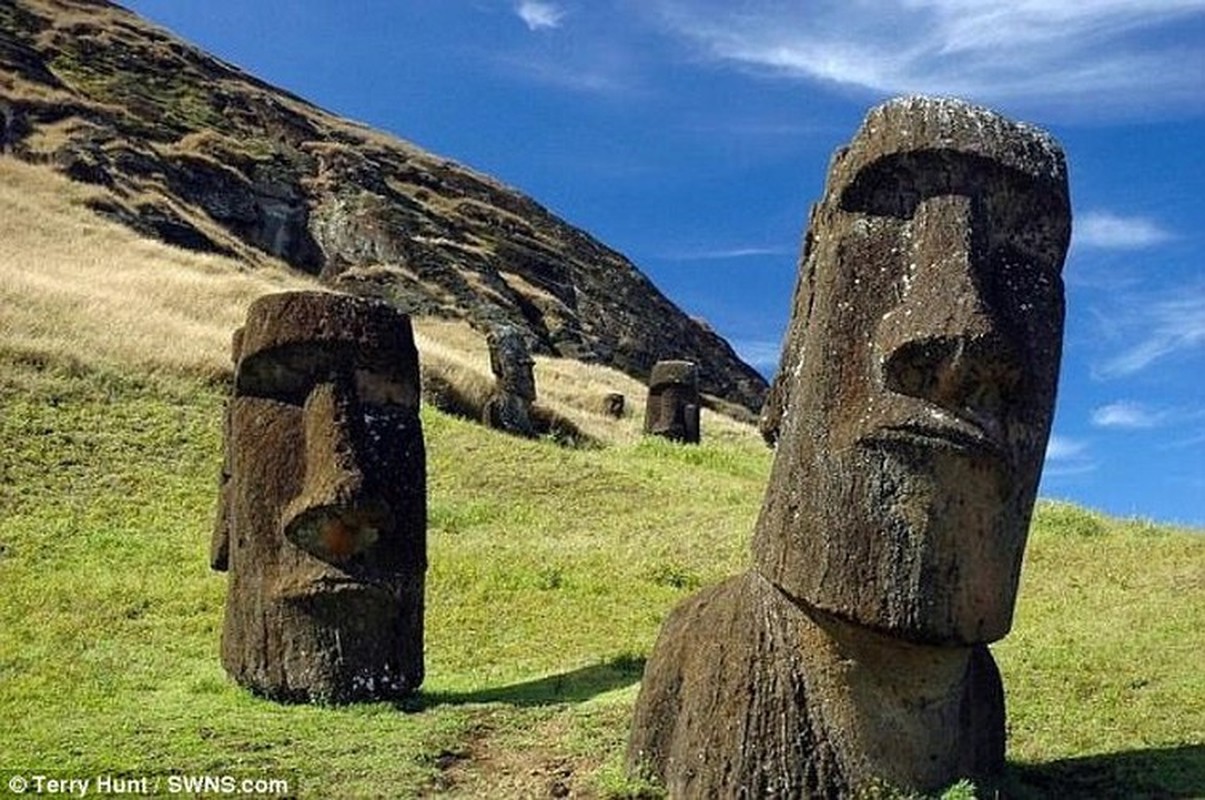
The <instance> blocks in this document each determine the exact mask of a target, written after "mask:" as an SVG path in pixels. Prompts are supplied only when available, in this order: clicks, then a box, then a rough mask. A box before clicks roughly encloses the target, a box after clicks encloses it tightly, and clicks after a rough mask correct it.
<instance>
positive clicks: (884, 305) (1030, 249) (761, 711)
mask: <svg viewBox="0 0 1205 800" xmlns="http://www.w3.org/2000/svg"><path fill="white" fill-rule="evenodd" d="M1069 237H1070V204H1069V199H1068V190H1067V173H1066V166H1065V163H1064V158H1063V154H1062V152H1061V150H1060V149H1059V147H1058V146H1057V145H1056V144H1055V143H1054V141H1053V140H1052V139H1051V138H1050V137H1049V136H1047V135H1046V134H1044V133H1042V132H1040V131H1038V130H1036V129H1034V128H1031V127H1029V126H1026V125H1021V124H1017V123H1014V122H1011V121H1009V120H1006V119H1004V118H1002V117H1000V116H998V115H997V114H994V113H992V112H990V111H987V110H985V109H981V108H977V107H973V106H970V105H966V104H963V103H960V102H957V101H951V100H935V99H927V98H908V99H902V100H896V101H892V102H889V103H886V104H884V105H882V106H879V107H877V108H875V109H873V110H872V111H871V112H870V113H869V114H868V115H867V117H866V120H865V121H864V123H863V124H862V127H861V128H860V130H859V131H858V133H857V134H856V136H855V137H854V139H853V141H852V142H851V144H850V145H849V146H848V147H847V148H845V149H843V150H841V151H839V152H838V154H837V155H836V157H835V158H834V160H833V162H832V166H831V168H830V170H829V174H828V180H827V184H826V188H825V193H824V196H823V198H822V200H821V201H820V202H819V204H818V205H817V206H816V207H815V208H814V209H813V211H812V214H811V221H810V225H809V232H808V236H807V237H806V241H805V247H804V253H803V257H802V260H801V266H800V275H799V280H798V284H797V290H796V294H795V298H794V306H793V309H792V317H791V325H790V329H789V332H788V336H787V340H786V345H785V348H786V349H785V352H784V354H783V359H782V367H781V370H780V372H779V374H778V376H777V378H776V381H775V386H774V393H773V395H772V403H773V405H772V406H771V407H770V408H769V409H768V413H767V415H766V418H767V419H769V420H771V421H772V425H771V426H769V427H770V431H771V433H772V434H773V435H774V436H776V438H777V441H778V444H777V450H776V453H775V458H774V464H773V468H772V472H771V477H770V483H769V486H768V488H767V491H766V495H765V500H764V503H763V506H762V512H761V516H760V518H759V520H758V522H757V527H756V531H755V535H754V541H753V561H754V566H753V569H752V570H751V571H750V572H748V573H746V574H743V575H740V576H737V577H735V578H732V579H730V580H728V581H726V582H725V583H722V584H720V585H719V586H716V587H713V588H711V589H707V590H705V591H703V592H701V593H699V594H697V595H695V596H694V597H691V598H689V599H687V600H686V601H685V602H684V603H682V604H681V605H679V606H678V607H677V608H676V609H674V611H673V612H672V613H671V614H670V617H669V618H668V620H667V621H666V623H665V625H664V627H663V628H662V631H661V634H660V637H659V639H658V641H657V644H656V646H655V648H654V650H653V653H652V655H651V657H650V659H649V661H648V664H647V666H646V670H645V674H644V681H643V684H642V687H641V692H640V696H639V699H638V701H637V706H636V711H635V717H634V721H633V727H632V734H631V739H630V742H629V751H628V759H629V763H630V765H631V768H632V769H634V770H640V771H648V772H651V773H652V774H653V775H654V776H655V777H657V778H659V779H660V780H662V781H663V782H664V783H665V785H666V786H667V788H668V789H669V793H670V795H671V796H672V797H679V798H703V797H776V798H805V797H808V798H810V797H823V798H845V797H853V796H856V795H857V794H858V793H859V792H862V791H866V790H868V788H869V786H870V785H871V782H872V781H883V782H886V783H888V784H891V785H893V786H895V787H898V788H900V789H903V790H907V791H922V792H931V791H934V790H939V789H941V788H942V787H944V786H947V785H949V784H951V783H953V782H954V781H956V780H958V779H959V778H963V777H971V778H975V779H988V780H990V778H991V776H992V775H994V774H996V773H998V772H999V771H1000V770H1001V768H1002V767H1003V764H1004V713H1005V712H1004V696H1003V691H1002V688H1001V681H1000V676H999V673H998V671H997V669H996V665H995V663H994V661H993V659H992V656H991V653H990V652H989V651H988V649H987V644H988V643H989V642H992V641H995V640H997V639H1000V638H1001V637H1003V636H1004V635H1005V634H1006V633H1008V630H1009V628H1010V626H1011V623H1012V614H1013V607H1014V601H1015V596H1016V591H1017V584H1018V579H1019V574H1020V568H1021V557H1022V551H1023V549H1024V546H1025V540H1026V535H1027V531H1028V527H1029V521H1030V515H1031V512H1032V509H1033V503H1034V498H1035V495H1036V491H1037V485H1038V478H1039V475H1040V472H1041V466H1042V459H1043V454H1044V451H1045V445H1046V441H1047V438H1048V435H1049V431H1050V424H1051V418H1052V414H1053V407H1054V396H1055V389H1056V383H1057V378H1058V368H1059V360H1060V353H1061V347H1062V324H1063V287H1062V279H1061V269H1062V265H1063V259H1064V256H1065V253H1066V248H1067V243H1068V240H1069Z"/></svg>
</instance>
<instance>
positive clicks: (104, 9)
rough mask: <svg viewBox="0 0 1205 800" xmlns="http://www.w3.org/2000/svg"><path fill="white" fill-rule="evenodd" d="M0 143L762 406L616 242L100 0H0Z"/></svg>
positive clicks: (192, 213)
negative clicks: (665, 366) (665, 364)
mask: <svg viewBox="0 0 1205 800" xmlns="http://www.w3.org/2000/svg"><path fill="white" fill-rule="evenodd" d="M0 150H4V151H7V152H10V153H12V154H14V155H15V156H17V157H19V158H22V159H25V160H28V161H33V162H38V163H46V164H48V165H53V166H54V167H55V168H57V169H58V170H60V171H62V172H64V173H66V174H67V175H69V176H71V177H72V178H74V179H76V180H79V181H84V182H87V183H90V184H93V185H94V186H96V187H97V189H98V192H97V195H96V197H95V199H94V200H93V201H92V205H93V207H94V208H95V210H96V211H98V212H99V213H101V214H104V215H106V216H109V217H113V218H116V219H118V220H121V221H122V222H124V223H126V224H128V225H130V226H133V227H134V228H136V229H138V230H139V231H142V232H143V233H146V234H148V235H152V236H156V237H158V238H161V239H164V240H166V241H169V242H171V243H173V244H177V245H180V246H183V247H187V248H191V249H194V250H203V251H211V252H217V253H223V254H227V255H232V256H236V257H238V258H240V259H242V260H244V261H246V262H247V263H249V264H257V263H264V262H266V261H269V260H274V259H278V260H281V261H284V262H286V263H287V264H289V265H291V266H293V267H295V268H297V269H300V270H305V271H307V272H310V273H313V274H317V275H321V276H322V277H323V278H324V279H326V280H328V281H330V282H332V283H333V284H334V285H336V286H338V287H339V288H341V289H345V290H347V291H352V292H356V293H365V294H369V295H373V296H376V297H380V298H382V299H385V300H386V301H388V302H390V303H392V304H394V305H397V306H398V307H399V308H401V309H402V310H403V311H405V312H407V313H410V314H413V315H426V314H435V315H442V316H447V317H455V318H462V319H466V320H468V321H469V322H471V323H472V324H473V325H474V326H475V327H477V328H478V329H479V330H481V331H482V332H488V331H489V330H490V329H491V328H493V327H495V326H498V325H511V326H514V327H517V328H520V329H522V330H523V331H524V332H525V334H526V336H527V339H528V341H529V342H530V345H531V347H532V349H533V352H535V353H537V354H545V355H557V356H564V357H568V358H575V359H579V360H583V361H595V362H599V363H603V364H607V365H610V366H613V367H616V368H617V369H620V370H622V371H623V372H626V373H628V374H630V375H632V376H634V377H636V378H638V379H641V380H645V379H647V377H648V374H649V371H650V370H651V369H652V366H653V364H654V363H656V362H657V361H658V360H661V359H664V358H668V357H670V356H671V355H684V356H686V357H689V358H690V359H692V360H694V361H695V362H696V363H698V364H699V367H700V388H701V389H702V391H703V392H705V393H707V394H709V395H711V396H714V397H717V398H721V399H723V400H726V401H728V402H730V403H735V404H737V405H739V406H743V407H744V408H746V409H748V410H750V411H752V412H754V413H756V411H757V410H758V409H759V408H760V407H761V404H762V401H763V398H764V394H765V389H766V384H765V381H764V380H763V379H762V378H761V376H760V375H758V373H757V372H756V371H755V370H754V369H753V368H752V367H749V366H748V365H747V364H745V363H744V362H742V361H741V360H740V359H739V358H738V357H737V356H736V354H735V352H734V351H733V350H732V348H731V347H730V346H729V345H728V344H727V342H725V341H724V340H723V339H721V338H720V337H719V336H717V335H716V334H715V333H713V332H712V331H710V330H709V329H708V328H707V327H706V326H705V325H702V324H700V323H698V322H696V321H695V320H692V319H690V318H689V317H688V316H687V315H686V314H684V313H683V312H682V311H681V310H680V309H679V308H677V307H676V306H675V305H674V304H673V303H672V302H670V300H669V299H667V298H666V297H665V296H664V295H663V294H662V293H661V292H660V291H658V289H657V288H656V287H655V286H654V285H653V284H652V283H651V282H650V281H649V280H648V279H647V278H646V277H645V276H644V275H642V274H641V273H640V272H639V270H637V268H636V267H635V266H634V265H633V264H632V263H631V262H629V261H628V260H627V259H625V258H624V257H623V256H622V255H620V254H619V253H617V252H615V251H614V250H611V249H609V248H607V247H606V246H605V245H603V244H601V243H600V242H598V241H597V240H595V239H594V238H592V237H591V236H589V235H588V234H586V233H585V232H583V231H581V230H579V229H577V228H575V227H573V226H571V225H569V224H568V223H566V222H564V221H563V220H560V219H558V218H557V217H555V216H553V215H552V214H551V213H549V212H548V211H547V210H546V209H544V208H543V207H541V206H540V205H539V204H537V203H536V202H534V201H533V200H531V199H530V198H528V197H526V196H524V195H522V194H521V193H519V192H517V191H515V190H514V189H511V188H509V187H506V186H503V185H501V184H500V183H498V182H496V181H494V180H492V179H490V178H488V177H486V176H484V175H481V174H478V173H475V172H473V171H471V170H469V169H466V168H464V167H462V166H460V165H458V164H455V163H453V162H451V161H447V160H445V159H442V158H439V157H438V156H435V155H432V154H430V153H427V152H425V151H423V150H420V149H419V148H417V147H414V146H413V145H410V144H408V143H406V142H403V141H401V140H398V139H395V138H393V137H391V136H387V135H385V134H382V133H378V132H375V131H372V130H369V129H367V128H365V127H362V126H360V125H357V124H355V123H352V122H349V121H347V120H344V119H340V118H338V117H335V116H333V115H331V114H329V113H326V112H324V111H322V110H321V109H318V108H316V107H314V106H312V105H310V104H308V103H306V102H305V101H303V100H301V99H300V98H298V97H295V96H293V95H290V94H288V93H287V92H284V91H282V90H280V89H277V88H275V87H272V86H270V85H268V84H266V83H264V82H262V81H260V80H257V79H256V78H254V77H252V76H250V75H247V74H246V73H244V72H242V71H240V70H238V69H237V68H235V67H233V66H231V65H230V64H226V63H224V62H222V61H219V60H218V59H216V58H213V57H211V56H209V55H207V54H205V53H203V52H201V51H200V50H198V49H197V48H195V47H192V46H190V45H188V44H187V43H185V42H183V41H181V40H179V39H177V38H175V37H174V36H172V35H171V34H169V33H167V32H166V31H164V30H162V29H160V28H157V27H155V26H153V25H150V24H148V23H146V22H145V21H143V20H142V19H140V18H139V17H137V16H135V15H134V14H132V13H130V12H128V11H126V10H125V9H122V8H121V7H119V6H117V5H114V4H112V3H109V2H106V0H6V2H3V3H0Z"/></svg>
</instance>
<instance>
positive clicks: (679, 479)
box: [0, 351, 1205, 798]
mask: <svg viewBox="0 0 1205 800" xmlns="http://www.w3.org/2000/svg"><path fill="white" fill-rule="evenodd" d="M223 395H224V390H223V389H222V387H221V386H217V385H214V384H212V383H206V382H204V381H203V380H201V379H189V378H182V377H171V376H164V375H159V376H146V377H144V376H140V375H139V374H137V373H133V372H130V371H116V370H114V371H109V370H106V369H104V368H98V367H83V366H72V365H70V364H67V363H65V362H63V361H61V360H47V359H38V358H34V357H29V356H20V355H16V354H15V353H14V352H12V351H7V354H5V351H0V770H3V771H4V772H3V773H2V774H0V779H3V780H2V781H0V784H2V783H7V781H8V779H9V777H10V776H11V775H14V774H21V775H32V774H34V773H35V772H41V773H43V774H47V775H51V776H58V777H87V776H96V775H100V774H112V775H120V776H128V777H134V778H136V777H140V776H152V779H153V780H155V779H158V780H159V781H163V780H164V779H165V778H166V776H168V775H170V774H173V773H177V774H193V775H204V774H210V775H214V774H231V775H235V776H240V777H263V776H269V777H285V778H287V779H289V780H290V781H292V787H293V791H294V794H295V795H297V796H302V797H424V796H428V795H439V796H449V797H504V798H505V797H559V796H573V797H624V796H629V797H631V796H637V795H639V794H640V793H641V792H645V794H647V795H649V796H652V792H651V791H650V790H648V788H647V787H641V786H638V785H635V784H633V783H631V782H628V781H625V780H624V778H623V776H622V771H621V768H620V764H621V756H622V752H623V746H624V741H625V739H626V736H627V726H628V722H629V718H630V714H631V707H632V704H633V701H634V699H635V694H636V690H637V684H638V682H639V679H640V673H641V669H642V666H643V661H644V657H645V655H646V654H647V653H648V651H649V649H650V647H651V646H652V643H653V640H654V637H655V636H656V633H657V629H658V627H659V624H660V621H661V619H662V618H663V616H664V614H665V613H666V611H667V610H668V609H669V608H670V606H671V605H672V604H674V603H675V602H676V601H678V600H679V599H681V598H683V597H685V596H686V595H688V594H689V593H691V592H693V591H695V590H696V589H697V588H699V587H700V586H703V585H706V584H709V583H713V582H715V581H718V580H720V579H721V578H722V577H724V576H726V575H729V574H732V573H735V572H738V571H740V570H741V569H743V568H744V566H745V564H746V563H747V558H748V537H749V533H750V531H751V530H752V527H753V523H754V520H755V517H756V514H757V510H758V507H759V505H760V501H761V491H762V488H763V486H764V482H765V479H766V474H767V470H768V466H769V462H770V453H769V452H768V451H767V450H765V449H764V448H763V447H761V446H760V444H759V443H758V441H757V439H756V437H755V436H748V437H744V438H740V437H724V438H723V439H722V440H720V441H714V442H713V443H710V444H704V445H703V446H702V447H697V448H689V447H681V446H675V445H670V444H666V443H662V442H659V441H642V442H638V443H636V444H618V445H613V446H610V447H607V448H602V449H589V450H569V449H564V448H561V447H558V446H556V445H555V444H553V443H551V442H548V441H530V442H529V441H521V440H517V439H513V438H509V437H505V436H503V435H500V434H496V433H493V432H490V431H486V430H484V429H482V428H480V427H478V426H476V425H473V424H471V423H468V422H465V421H462V420H459V419H455V418H452V417H448V416H444V415H442V414H439V413H438V412H434V411H432V410H430V409H424V413H423V423H424V426H425V432H426V438H427V447H428V454H429V466H428V475H429V478H428V490H429V494H430V523H429V532H428V536H429V552H430V561H431V569H430V573H429V577H428V585H427V630H428V634H427V641H426V652H427V655H426V663H427V676H428V677H427V681H426V683H425V684H424V687H423V691H422V693H421V694H420V695H419V696H418V697H417V698H415V699H414V700H413V701H412V702H409V703H407V704H405V706H404V707H395V706H393V705H390V704H368V705H359V706H352V707H345V708H328V707H318V706H301V707H289V706H282V705H276V704H273V703H270V702H266V701H263V700H260V699H257V698H255V697H253V696H252V695H250V694H248V693H247V692H245V691H243V690H241V689H239V688H238V687H237V686H235V685H234V684H233V683H231V682H230V681H229V680H228V679H227V678H226V676H225V675H224V673H223V671H222V669H221V666H220V665H219V663H218V657H217V651H218V640H219V635H220V628H221V617H222V604H223V597H224V591H225V577H224V576H222V575H219V574H217V573H211V572H210V571H209V569H208V566H207V551H208V542H209V535H210V529H211V525H212V516H213V510H214V507H215V500H216V492H215V489H216V480H217V475H218V468H219V464H220V459H221V438H220V428H221V425H220V420H221V406H222V402H223ZM1197 534H1199V532H1196V533H1194V532H1188V531H1175V530H1172V529H1169V528H1167V527H1164V526H1160V525H1155V524H1151V523H1147V522H1140V521H1119V520H1112V519H1107V518H1104V517H1101V516H1098V515H1095V514H1092V513H1090V512H1088V511H1085V510H1082V509H1078V508H1075V507H1072V506H1068V505H1064V504H1057V503H1043V504H1042V505H1041V506H1040V508H1039V513H1038V515H1037V519H1036V520H1035V526H1034V531H1033V536H1032V538H1031V543H1030V548H1029V551H1028V554H1027V562H1026V566H1025V571H1024V577H1023V585H1022V589H1021V595H1020V603H1019V607H1018V611H1017V620H1016V626H1015V628H1014V631H1013V633H1012V635H1011V636H1010V637H1009V638H1008V639H1006V640H1005V641H1003V642H1002V643H1000V644H999V645H997V646H996V647H995V652H996V654H997V658H998V660H999V662H1000V666H1001V670H1002V672H1003V675H1004V680H1005V684H1006V689H1007V692H1008V705H1009V728H1010V738H1009V757H1010V774H1009V792H1010V795H1012V796H1017V797H1022V798H1025V797H1059V798H1081V797H1082V798H1099V797H1119V798H1120V797H1125V798H1130V797H1150V798H1184V797H1197V796H1205V666H1203V665H1205V656H1203V654H1205V537H1203V536H1200V535H1197ZM165 786H166V784H163V783H160V784H159V791H160V792H165V791H166V789H165ZM0 791H7V789H0ZM951 796H955V792H951ZM957 796H966V793H965V792H964V793H962V794H958V795H957ZM984 796H986V795H984Z"/></svg>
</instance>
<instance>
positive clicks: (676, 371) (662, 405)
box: [644, 361, 700, 444]
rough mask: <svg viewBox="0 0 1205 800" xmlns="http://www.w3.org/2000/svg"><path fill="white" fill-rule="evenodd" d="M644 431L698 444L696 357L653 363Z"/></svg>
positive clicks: (697, 374) (697, 369)
mask: <svg viewBox="0 0 1205 800" xmlns="http://www.w3.org/2000/svg"><path fill="white" fill-rule="evenodd" d="M644 432H645V433H648V434H652V435H654V436H663V437H665V438H666V439H671V440H673V441H676V442H686V443H688V444H698V442H699V438H700V433H699V368H698V367H697V366H696V365H695V363H694V362H693V361H658V362H657V363H656V364H654V365H653V370H652V372H651V373H650V374H649V395H648V402H647V404H646V405H645V411H644Z"/></svg>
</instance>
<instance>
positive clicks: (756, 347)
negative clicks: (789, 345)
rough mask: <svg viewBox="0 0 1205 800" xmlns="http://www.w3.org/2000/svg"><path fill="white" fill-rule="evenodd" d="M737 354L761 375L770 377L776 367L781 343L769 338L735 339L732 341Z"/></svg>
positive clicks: (780, 352)
mask: <svg viewBox="0 0 1205 800" xmlns="http://www.w3.org/2000/svg"><path fill="white" fill-rule="evenodd" d="M732 347H733V349H734V350H736V352H737V355H739V356H740V357H741V359H742V360H743V361H744V362H745V363H746V364H748V365H749V366H751V367H753V368H754V369H756V370H757V371H758V372H760V373H762V374H763V375H766V376H770V377H772V376H773V375H774V372H775V371H776V370H777V369H778V357H779V356H780V355H781V354H782V343H781V342H778V341H770V340H769V339H744V340H741V339H737V340H734V341H733V342H732Z"/></svg>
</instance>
